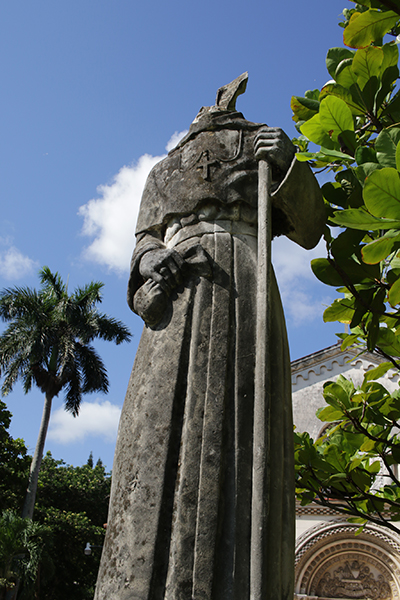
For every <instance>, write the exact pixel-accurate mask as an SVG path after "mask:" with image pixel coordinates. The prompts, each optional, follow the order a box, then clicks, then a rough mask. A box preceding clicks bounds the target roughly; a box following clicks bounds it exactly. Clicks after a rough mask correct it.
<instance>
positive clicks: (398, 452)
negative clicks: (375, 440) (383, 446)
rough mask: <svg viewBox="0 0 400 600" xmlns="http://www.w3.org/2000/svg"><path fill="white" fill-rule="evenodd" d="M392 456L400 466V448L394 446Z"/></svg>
mask: <svg viewBox="0 0 400 600" xmlns="http://www.w3.org/2000/svg"><path fill="white" fill-rule="evenodd" d="M392 456H393V458H394V461H395V463H397V464H400V446H392Z"/></svg>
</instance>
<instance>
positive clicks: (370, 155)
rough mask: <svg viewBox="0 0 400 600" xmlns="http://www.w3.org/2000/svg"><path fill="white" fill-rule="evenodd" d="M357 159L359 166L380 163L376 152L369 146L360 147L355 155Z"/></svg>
mask: <svg viewBox="0 0 400 600" xmlns="http://www.w3.org/2000/svg"><path fill="white" fill-rule="evenodd" d="M355 159H356V162H357V164H358V165H362V164H364V163H377V162H378V159H377V157H376V152H375V150H374V149H373V148H368V146H359V147H358V148H357V150H356V153H355Z"/></svg>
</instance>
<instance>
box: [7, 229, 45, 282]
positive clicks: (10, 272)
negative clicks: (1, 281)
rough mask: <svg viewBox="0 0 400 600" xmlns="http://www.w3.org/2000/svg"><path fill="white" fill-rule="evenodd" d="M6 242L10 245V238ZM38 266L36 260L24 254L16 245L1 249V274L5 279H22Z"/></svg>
mask: <svg viewBox="0 0 400 600" xmlns="http://www.w3.org/2000/svg"><path fill="white" fill-rule="evenodd" d="M2 241H3V240H2ZM5 242H6V244H7V245H8V244H9V243H10V239H9V238H8V239H7V240H5ZM38 266H39V265H38V263H37V262H36V261H34V260H32V259H31V258H29V256H26V255H24V254H22V252H20V251H19V250H18V248H16V247H15V246H10V247H9V248H7V249H6V250H3V251H0V275H2V276H3V277H4V278H5V279H21V278H22V277H25V275H28V274H30V273H32V271H34V270H35V269H37V268H38Z"/></svg>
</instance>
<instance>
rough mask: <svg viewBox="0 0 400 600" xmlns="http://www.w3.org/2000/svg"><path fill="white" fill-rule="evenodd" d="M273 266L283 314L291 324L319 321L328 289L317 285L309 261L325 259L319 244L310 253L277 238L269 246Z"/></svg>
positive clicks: (284, 239) (324, 250) (326, 300)
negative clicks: (271, 252)
mask: <svg viewBox="0 0 400 600" xmlns="http://www.w3.org/2000/svg"><path fill="white" fill-rule="evenodd" d="M272 251H273V263H274V269H275V274H276V278H277V280H278V284H279V289H280V292H281V296H282V303H283V306H284V309H285V314H286V316H287V317H288V319H290V321H291V323H292V324H293V325H301V324H303V323H304V322H307V321H312V320H314V319H320V318H321V315H322V313H323V311H324V310H325V308H326V306H327V305H329V304H331V302H332V298H330V297H329V288H328V287H327V286H324V285H323V284H322V283H319V282H318V280H317V279H316V277H315V275H314V274H313V272H312V270H311V266H310V262H311V260H312V259H313V258H318V257H323V256H326V249H325V243H324V242H323V241H321V242H320V243H319V244H318V246H316V248H314V249H313V250H304V248H301V247H300V246H298V245H297V244H294V243H293V242H291V241H290V240H289V239H288V238H285V237H281V238H278V239H276V240H274V242H273V244H272Z"/></svg>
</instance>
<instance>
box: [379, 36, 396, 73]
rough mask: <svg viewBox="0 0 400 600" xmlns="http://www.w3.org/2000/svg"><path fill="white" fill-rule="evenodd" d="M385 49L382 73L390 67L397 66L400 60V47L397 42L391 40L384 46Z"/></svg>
mask: <svg viewBox="0 0 400 600" xmlns="http://www.w3.org/2000/svg"><path fill="white" fill-rule="evenodd" d="M382 50H383V62H382V66H381V75H382V74H383V73H384V72H385V71H386V69H390V67H397V63H398V62H399V49H398V47H397V44H396V43H395V42H390V43H388V44H384V45H383V46H382Z"/></svg>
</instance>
